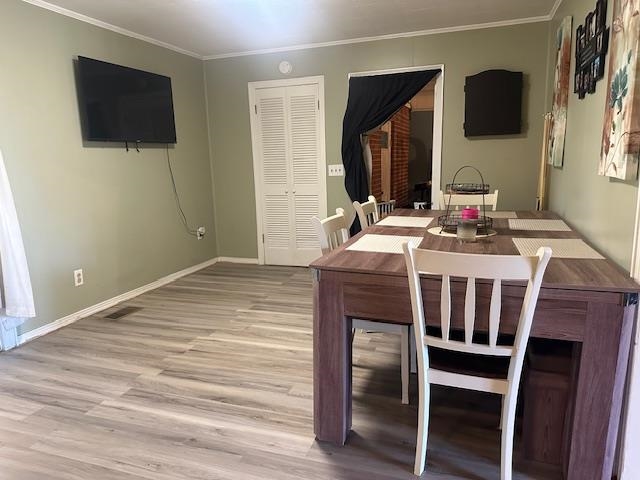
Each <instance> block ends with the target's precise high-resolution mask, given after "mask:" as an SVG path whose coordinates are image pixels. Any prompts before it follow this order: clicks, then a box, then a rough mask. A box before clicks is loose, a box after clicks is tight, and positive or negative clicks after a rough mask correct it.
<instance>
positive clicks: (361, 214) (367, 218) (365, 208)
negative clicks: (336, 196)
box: [353, 195, 380, 228]
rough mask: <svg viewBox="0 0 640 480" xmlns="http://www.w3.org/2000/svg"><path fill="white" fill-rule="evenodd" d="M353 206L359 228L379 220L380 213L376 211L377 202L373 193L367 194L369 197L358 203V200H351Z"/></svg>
mask: <svg viewBox="0 0 640 480" xmlns="http://www.w3.org/2000/svg"><path fill="white" fill-rule="evenodd" d="M353 208H355V209H356V213H357V214H358V220H360V227H361V228H365V227H368V226H369V225H373V224H374V223H376V222H377V221H378V220H380V215H379V213H378V204H377V202H376V197H374V196H373V195H369V199H368V200H367V201H366V202H364V203H360V202H358V201H356V202H353Z"/></svg>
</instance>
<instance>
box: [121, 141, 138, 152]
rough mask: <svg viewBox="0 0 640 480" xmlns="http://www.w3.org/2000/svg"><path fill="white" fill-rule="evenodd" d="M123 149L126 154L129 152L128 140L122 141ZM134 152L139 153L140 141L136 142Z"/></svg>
mask: <svg viewBox="0 0 640 480" xmlns="http://www.w3.org/2000/svg"><path fill="white" fill-rule="evenodd" d="M124 148H126V149H127V152H129V141H128V140H125V141H124ZM136 152H138V153H140V140H136Z"/></svg>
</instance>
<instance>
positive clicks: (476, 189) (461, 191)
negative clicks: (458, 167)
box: [445, 167, 489, 195]
mask: <svg viewBox="0 0 640 480" xmlns="http://www.w3.org/2000/svg"><path fill="white" fill-rule="evenodd" d="M463 168H464V167H463ZM472 168H473V167H472ZM454 178H455V177H454ZM445 193H449V194H451V193H453V194H457V195H485V194H487V193H489V185H488V184H484V183H447V186H446V189H445Z"/></svg>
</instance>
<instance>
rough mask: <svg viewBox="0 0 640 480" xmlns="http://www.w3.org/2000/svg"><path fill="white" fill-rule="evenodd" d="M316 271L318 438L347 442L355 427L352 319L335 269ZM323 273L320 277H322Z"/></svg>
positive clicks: (315, 414)
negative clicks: (345, 314)
mask: <svg viewBox="0 0 640 480" xmlns="http://www.w3.org/2000/svg"><path fill="white" fill-rule="evenodd" d="M316 272H317V273H314V282H313V418H314V431H315V434H316V438H317V439H318V440H324V441H327V442H332V443H335V444H337V445H343V444H344V443H345V441H346V439H347V435H348V433H349V431H350V430H351V323H352V322H351V319H349V318H345V316H344V308H343V301H342V284H341V282H340V281H339V279H338V278H336V275H334V274H332V272H327V271H323V272H321V273H320V272H318V271H316ZM318 277H319V278H318Z"/></svg>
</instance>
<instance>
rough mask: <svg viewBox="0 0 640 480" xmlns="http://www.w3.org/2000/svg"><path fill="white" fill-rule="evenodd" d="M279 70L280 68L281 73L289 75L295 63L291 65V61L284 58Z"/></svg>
mask: <svg viewBox="0 0 640 480" xmlns="http://www.w3.org/2000/svg"><path fill="white" fill-rule="evenodd" d="M278 70H280V73H282V74H284V75H287V74H289V73H291V70H293V65H291V63H290V62H287V61H286V60H283V61H281V62H280V64H279V65H278Z"/></svg>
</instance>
